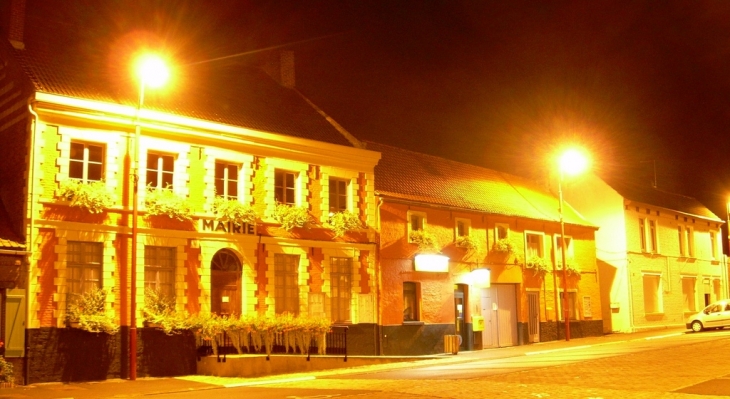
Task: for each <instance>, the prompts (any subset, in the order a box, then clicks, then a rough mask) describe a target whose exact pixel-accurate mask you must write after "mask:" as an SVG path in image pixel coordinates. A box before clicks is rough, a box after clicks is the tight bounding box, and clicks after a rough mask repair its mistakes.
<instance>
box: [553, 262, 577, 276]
mask: <svg viewBox="0 0 730 399" xmlns="http://www.w3.org/2000/svg"><path fill="white" fill-rule="evenodd" d="M558 270H563V264H562V262H561V263H558ZM566 271H567V272H568V274H580V270H579V269H578V266H576V265H574V264H572V263H570V262H568V268H567V269H566Z"/></svg>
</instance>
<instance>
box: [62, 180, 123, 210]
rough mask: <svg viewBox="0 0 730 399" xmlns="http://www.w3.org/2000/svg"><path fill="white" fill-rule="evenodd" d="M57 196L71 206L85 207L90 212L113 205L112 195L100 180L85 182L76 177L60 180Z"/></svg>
mask: <svg viewBox="0 0 730 399" xmlns="http://www.w3.org/2000/svg"><path fill="white" fill-rule="evenodd" d="M59 196H60V197H61V198H62V199H64V200H66V201H70V202H71V206H73V207H79V208H85V209H86V210H88V211H89V212H91V213H101V212H104V210H105V209H107V208H111V207H112V206H113V205H114V196H113V195H112V193H111V192H109V190H108V189H107V188H106V184H105V183H104V182H103V181H101V180H99V181H92V182H86V183H84V182H82V181H81V180H77V179H67V180H64V181H63V182H61V188H60V191H59Z"/></svg>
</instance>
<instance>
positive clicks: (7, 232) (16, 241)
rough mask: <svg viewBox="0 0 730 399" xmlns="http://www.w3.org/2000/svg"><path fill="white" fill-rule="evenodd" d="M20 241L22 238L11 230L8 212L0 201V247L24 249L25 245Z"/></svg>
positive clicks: (16, 249)
mask: <svg viewBox="0 0 730 399" xmlns="http://www.w3.org/2000/svg"><path fill="white" fill-rule="evenodd" d="M21 242H22V239H21V238H20V237H18V235H17V234H15V233H14V232H13V229H12V226H11V224H10V218H9V217H8V213H7V211H6V210H5V206H4V205H3V202H2V201H0V249H6V250H12V251H24V250H25V245H24V244H22V243H21Z"/></svg>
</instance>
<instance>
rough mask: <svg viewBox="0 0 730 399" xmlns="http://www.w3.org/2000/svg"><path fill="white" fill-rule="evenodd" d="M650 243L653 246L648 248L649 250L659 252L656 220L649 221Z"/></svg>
mask: <svg viewBox="0 0 730 399" xmlns="http://www.w3.org/2000/svg"><path fill="white" fill-rule="evenodd" d="M649 244H650V245H651V247H650V248H648V250H649V252H651V253H657V252H659V251H658V250H657V239H656V220H650V221H649Z"/></svg>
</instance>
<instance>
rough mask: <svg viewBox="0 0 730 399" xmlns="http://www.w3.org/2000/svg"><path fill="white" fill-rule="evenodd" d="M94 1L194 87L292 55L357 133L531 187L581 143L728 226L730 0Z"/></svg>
mask: <svg viewBox="0 0 730 399" xmlns="http://www.w3.org/2000/svg"><path fill="white" fill-rule="evenodd" d="M28 1H29V3H31V2H32V1H39V0H28ZM81 3H82V4H83V3H85V5H84V6H83V7H81V8H79V9H77V10H76V11H79V12H85V13H89V14H95V15H101V16H102V17H103V18H102V19H103V20H104V21H107V20H108V21H110V23H109V24H107V25H106V27H105V29H108V30H112V31H113V30H116V31H118V32H119V33H120V34H123V33H124V32H126V31H129V30H131V29H137V28H139V27H143V28H144V29H147V30H149V31H150V32H151V35H157V37H158V38H161V42H163V43H165V44H166V45H169V46H174V47H176V51H178V52H179V54H178V55H179V57H180V58H181V59H185V62H186V63H187V64H188V66H189V70H188V71H187V72H186V73H187V74H188V75H189V78H191V79H192V78H193V77H194V74H195V68H196V67H199V66H200V65H203V64H204V65H206V66H207V67H208V68H210V70H215V69H216V68H225V66H226V64H228V63H236V62H248V61H249V60H250V59H252V58H255V57H256V56H258V55H260V54H261V51H260V50H263V49H271V48H282V49H287V50H293V51H294V52H295V57H296V68H297V70H296V73H297V88H298V89H299V90H300V91H301V92H302V93H303V94H304V95H305V96H307V97H308V98H310V99H311V100H313V101H314V102H315V103H316V104H317V105H318V106H319V107H320V108H322V109H324V110H325V111H326V112H327V113H329V114H330V115H331V116H332V117H333V118H334V119H335V120H337V121H338V122H339V123H340V124H341V125H343V126H344V127H345V128H346V129H348V130H349V131H350V132H351V133H352V134H354V135H355V136H356V137H358V138H360V139H364V140H370V141H378V142H382V143H385V144H391V145H395V146H399V147H403V148H407V149H412V150H415V151H419V152H424V153H428V154H433V155H437V156H443V157H447V158H451V159H455V160H458V161H462V162H467V163H472V164H476V165H480V166H486V167H490V168H494V169H498V170H503V171H506V172H511V173H516V174H520V175H525V176H530V177H541V175H542V174H544V173H545V171H546V170H549V168H550V167H551V166H549V164H548V160H549V159H550V158H549V157H550V156H551V155H552V154H554V153H555V151H556V150H557V149H559V148H560V147H561V146H564V145H565V144H566V143H579V144H582V145H583V146H585V147H586V148H587V149H588V150H589V152H590V153H591V154H592V158H593V165H594V169H595V170H596V171H597V172H598V173H599V174H604V175H607V176H611V177H612V178H622V176H627V177H628V176H639V177H641V178H642V179H643V180H644V181H646V183H647V184H649V182H650V180H651V179H652V174H653V169H654V165H655V166H656V171H657V183H658V187H659V188H664V189H666V190H669V191H673V192H678V193H683V194H686V195H690V196H693V197H696V198H698V199H700V200H701V201H702V202H703V203H705V204H706V205H707V206H708V207H710V208H711V209H712V210H713V211H714V212H715V213H716V214H717V215H718V216H720V217H721V218H723V219H724V218H725V217H726V214H725V206H724V204H725V201H727V200H728V199H729V198H730V158H728V157H727V156H726V155H725V154H726V153H729V152H730V141H729V140H728V138H727V136H728V127H730V108H729V106H730V1H725V0H717V1H703V0H699V1H694V0H693V1H689V0H687V1H643V0H632V1H622V0H619V1H585V0H566V1H538V0H536V1H524V0H509V1H458V0H451V1H370V0H361V1H353V0H338V1H334V0H333V1H238V0H216V1H195V0H188V1H173V2H170V1H161V0H160V1H148V2H142V3H144V4H145V5H146V7H149V9H145V10H136V9H133V8H132V7H131V6H130V7H128V6H129V5H130V4H135V7H139V5H138V3H140V2H130V1H126V0H116V1H111V0H110V1H109V2H95V1H86V2H84V1H81ZM97 3H105V4H114V5H119V6H122V7H121V9H122V10H123V11H119V10H115V11H110V10H107V9H103V8H100V7H107V6H100V5H98V4H97ZM66 10H67V12H71V11H73V10H74V9H73V8H70V7H67V8H66ZM130 16H134V17H133V18H132V17H130ZM105 23H106V22H105ZM92 33H93V32H92ZM219 57H225V58H224V59H223V60H220V59H219ZM182 68H185V66H184V65H183V67H182Z"/></svg>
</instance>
